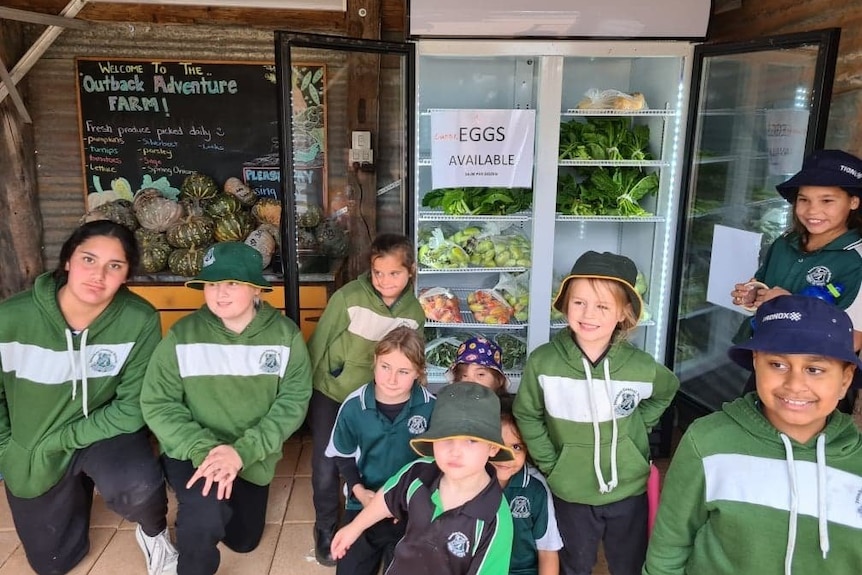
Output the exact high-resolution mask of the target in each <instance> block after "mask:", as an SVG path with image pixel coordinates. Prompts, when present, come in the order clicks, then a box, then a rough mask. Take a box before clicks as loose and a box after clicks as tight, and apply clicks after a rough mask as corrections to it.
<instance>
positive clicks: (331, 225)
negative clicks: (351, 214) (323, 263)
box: [314, 219, 348, 258]
mask: <svg viewBox="0 0 862 575" xmlns="http://www.w3.org/2000/svg"><path fill="white" fill-rule="evenodd" d="M314 236H315V237H316V238H317V241H318V243H319V244H320V249H321V250H322V251H323V253H325V254H326V255H328V256H329V257H333V258H343V257H344V256H346V255H347V251H348V243H347V242H348V240H347V233H346V232H345V231H344V229H343V228H341V227H340V226H339V225H338V224H337V223H335V221H334V220H332V219H328V220H324V221H323V223H322V224H320V225H319V226H317V229H316V230H315V231H314Z"/></svg>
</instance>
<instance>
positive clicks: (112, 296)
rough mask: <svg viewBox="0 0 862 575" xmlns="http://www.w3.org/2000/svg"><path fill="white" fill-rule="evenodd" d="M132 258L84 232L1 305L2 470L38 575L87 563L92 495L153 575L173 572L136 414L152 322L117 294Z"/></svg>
mask: <svg viewBox="0 0 862 575" xmlns="http://www.w3.org/2000/svg"><path fill="white" fill-rule="evenodd" d="M138 260H139V254H138V248H137V245H136V243H135V237H134V235H132V232H130V231H129V230H128V229H126V228H125V227H123V226H121V225H119V224H115V223H114V222H109V221H104V220H103V221H96V222H89V223H86V224H84V225H82V226H80V227H79V228H77V229H76V230H75V231H73V232H72V234H71V235H70V236H69V238H68V239H67V240H66V241H65V242H64V243H63V246H62V248H60V262H59V265H58V266H57V269H56V271H54V272H53V273H51V272H48V273H44V274H42V275H40V276H39V277H38V278H36V284H35V285H34V286H33V289H31V290H27V291H25V292H22V293H20V294H18V295H15V296H12V297H10V298H9V299H7V300H6V301H4V302H3V303H0V472H2V473H3V476H4V481H5V485H4V486H5V488H6V496H7V499H8V500H9V509H10V511H11V512H12V519H13V520H14V522H15V530H16V531H17V533H18V537H19V539H20V540H21V544H22V545H23V547H24V552H25V553H26V555H27V561H28V562H29V563H30V566H31V567H32V568H33V570H34V571H35V572H36V573H38V574H39V575H48V574H50V575H56V574H62V573H68V572H69V571H70V570H71V569H72V568H73V567H74V566H75V565H77V564H78V563H79V562H80V561H81V559H83V558H84V556H85V555H87V552H88V551H89V549H90V540H89V532H88V528H89V525H90V511H91V508H92V503H93V489H94V486H95V487H96V488H98V489H99V493H100V494H101V497H102V499H104V501H105V503H106V504H107V506H108V508H110V509H111V510H112V511H114V512H116V513H117V514H118V515H120V516H122V517H123V518H125V519H126V520H128V521H131V522H134V523H137V524H138V526H137V531H136V532H135V534H136V538H137V540H138V544H139V545H140V546H141V550H142V551H143V552H144V556H145V558H146V561H147V572H148V573H149V575H160V574H162V573H174V568H175V567H176V560H177V553H176V550H174V548H173V546H172V545H171V541H170V538H169V537H168V531H167V519H166V517H165V516H166V514H167V511H168V500H167V494H166V493H165V481H164V477H163V475H162V471H161V469H160V468H159V462H158V460H157V459H156V457H155V456H154V454H153V450H152V446H151V445H150V441H149V438H148V436H147V432H146V429H144V419H143V417H142V416H141V406H140V393H141V384H142V382H143V379H144V372H145V370H146V368H147V362H148V361H149V359H150V355H151V354H152V353H153V349H155V347H156V344H157V343H158V341H159V338H160V335H161V328H160V327H159V315H158V312H157V311H156V310H155V309H154V308H153V306H151V305H150V304H149V303H147V302H146V301H145V300H143V299H142V298H140V297H138V296H137V295H135V294H133V293H131V292H130V291H129V290H128V289H127V288H126V287H125V285H124V284H125V283H126V280H127V279H128V278H129V276H130V275H132V274H133V273H134V270H135V268H136V267H137V264H138Z"/></svg>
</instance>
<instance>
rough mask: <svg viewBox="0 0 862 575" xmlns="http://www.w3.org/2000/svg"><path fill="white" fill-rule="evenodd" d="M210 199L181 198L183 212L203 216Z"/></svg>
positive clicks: (188, 214)
mask: <svg viewBox="0 0 862 575" xmlns="http://www.w3.org/2000/svg"><path fill="white" fill-rule="evenodd" d="M207 202H209V200H198V199H197V198H180V202H179V203H180V205H181V206H182V207H183V213H184V214H186V215H187V216H203V215H204V210H205V209H206V207H207Z"/></svg>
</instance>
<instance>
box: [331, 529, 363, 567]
mask: <svg viewBox="0 0 862 575" xmlns="http://www.w3.org/2000/svg"><path fill="white" fill-rule="evenodd" d="M351 525H352V524H351V523H348V524H347V525H345V526H344V527H342V528H341V529H339V530H338V532H337V533H336V534H335V537H333V538H332V546H331V547H330V548H329V552H330V553H331V554H332V558H333V559H335V560H336V561H337V560H339V559H341V558H342V557H344V556H345V555H346V554H347V550H348V549H350V546H351V545H353V542H354V541H356V539H358V538H359V535H360V534H361V533H362V531H360V530H357V529H354V528H352V527H351Z"/></svg>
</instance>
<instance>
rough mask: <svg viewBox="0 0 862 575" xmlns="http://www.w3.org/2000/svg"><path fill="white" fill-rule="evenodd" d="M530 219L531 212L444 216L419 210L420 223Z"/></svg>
mask: <svg viewBox="0 0 862 575" xmlns="http://www.w3.org/2000/svg"><path fill="white" fill-rule="evenodd" d="M532 217H533V214H532V213H531V212H517V213H514V214H505V215H502V216H498V215H493V216H492V215H481V214H470V215H464V216H455V215H448V214H444V213H443V210H419V221H420V222H475V221H483V222H486V221H496V222H528V221H530V220H531V219H532Z"/></svg>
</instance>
